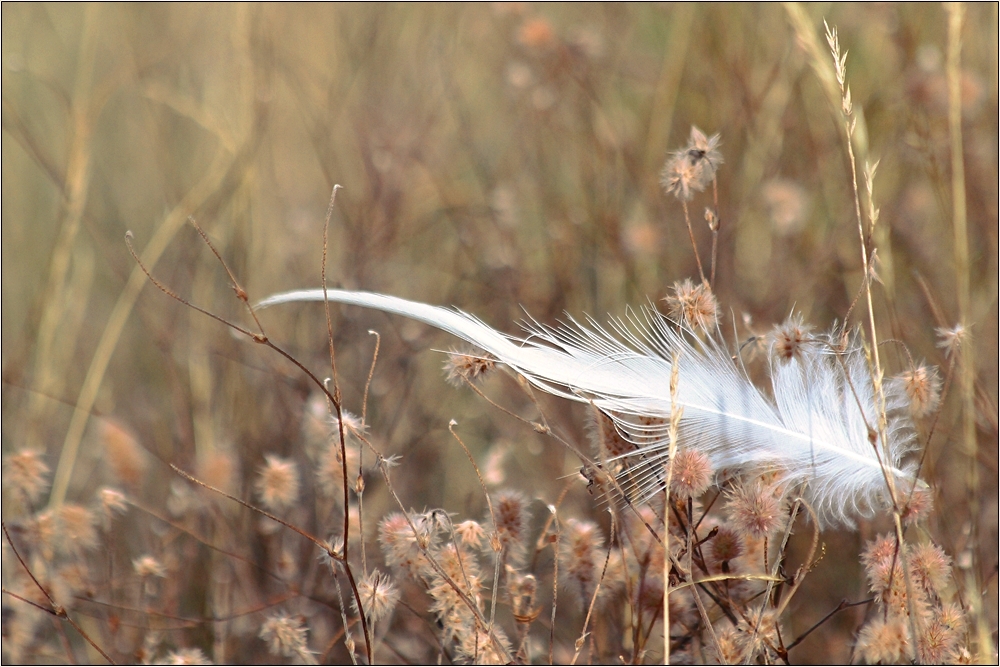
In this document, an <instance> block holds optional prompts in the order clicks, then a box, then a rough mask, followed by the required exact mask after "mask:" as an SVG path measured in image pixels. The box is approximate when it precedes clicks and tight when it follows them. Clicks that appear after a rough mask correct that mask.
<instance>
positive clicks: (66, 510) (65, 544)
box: [58, 504, 97, 554]
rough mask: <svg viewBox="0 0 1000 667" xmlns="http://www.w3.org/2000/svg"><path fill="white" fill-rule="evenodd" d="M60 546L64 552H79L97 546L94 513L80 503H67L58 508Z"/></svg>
mask: <svg viewBox="0 0 1000 667" xmlns="http://www.w3.org/2000/svg"><path fill="white" fill-rule="evenodd" d="M58 517H59V526H60V527H61V528H62V530H61V534H60V548H61V550H62V551H63V553H67V554H79V553H82V552H84V551H87V550H88V549H93V548H94V547H95V546H97V529H96V527H95V525H94V513H93V512H91V511H90V510H89V509H87V508H86V507H82V506H80V505H72V504H66V505H63V506H61V507H60V508H59V510H58Z"/></svg>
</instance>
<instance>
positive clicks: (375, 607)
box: [354, 569, 399, 623]
mask: <svg viewBox="0 0 1000 667" xmlns="http://www.w3.org/2000/svg"><path fill="white" fill-rule="evenodd" d="M358 593H360V594H361V604H362V605H363V606H364V609H365V616H367V617H368V618H369V619H370V620H371V621H372V622H373V623H377V622H378V621H381V620H383V619H385V618H388V616H389V614H391V613H392V610H393V609H394V608H395V607H396V603H397V602H399V588H397V587H396V585H395V584H394V583H392V578H391V577H390V576H389V575H387V574H382V573H381V572H379V571H378V569H375V570H372V571H371V572H369V573H368V576H367V577H365V578H364V579H363V580H362V581H361V582H360V583H358ZM354 613H358V602H357V600H354Z"/></svg>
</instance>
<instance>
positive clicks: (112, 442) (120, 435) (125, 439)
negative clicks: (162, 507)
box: [101, 419, 149, 487]
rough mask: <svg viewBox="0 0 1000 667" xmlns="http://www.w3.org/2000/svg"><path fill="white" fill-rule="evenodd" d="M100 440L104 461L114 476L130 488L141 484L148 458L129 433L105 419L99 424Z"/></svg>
mask: <svg viewBox="0 0 1000 667" xmlns="http://www.w3.org/2000/svg"><path fill="white" fill-rule="evenodd" d="M101 440H102V441H103V443H104V454H105V457H106V460H107V461H108V462H109V463H110V464H111V470H112V471H113V472H114V474H115V476H116V477H117V478H118V479H119V480H121V481H122V483H124V484H127V485H129V486H130V487H135V486H138V485H139V484H141V483H142V480H143V478H144V477H145V476H146V468H147V467H148V465H149V463H148V461H147V458H148V456H147V454H146V450H144V449H143V448H142V445H140V444H139V441H138V440H137V439H136V437H135V436H134V435H133V434H132V433H131V431H129V430H128V429H126V428H125V427H124V426H122V425H121V424H119V423H118V422H116V421H114V420H110V419H106V420H104V421H103V422H101Z"/></svg>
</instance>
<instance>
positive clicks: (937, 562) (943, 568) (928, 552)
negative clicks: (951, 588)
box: [908, 542, 951, 597]
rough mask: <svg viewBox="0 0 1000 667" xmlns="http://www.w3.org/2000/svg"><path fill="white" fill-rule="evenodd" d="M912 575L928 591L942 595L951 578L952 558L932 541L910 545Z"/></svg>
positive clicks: (938, 595)
mask: <svg viewBox="0 0 1000 667" xmlns="http://www.w3.org/2000/svg"><path fill="white" fill-rule="evenodd" d="M908 556H909V565H910V575H911V576H912V577H913V579H914V581H916V582H917V583H918V584H919V585H920V586H922V587H923V589H924V590H925V591H927V592H928V593H932V594H934V595H936V596H937V597H941V596H942V594H943V593H944V589H945V587H946V586H947V585H948V580H949V579H950V578H951V558H950V557H948V555H947V554H946V553H945V552H944V551H942V550H941V547H939V546H937V545H936V544H934V543H932V542H924V543H923V544H917V545H911V546H910V547H909V554H908Z"/></svg>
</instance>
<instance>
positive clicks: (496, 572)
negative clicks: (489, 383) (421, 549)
mask: <svg viewBox="0 0 1000 667" xmlns="http://www.w3.org/2000/svg"><path fill="white" fill-rule="evenodd" d="M465 381H466V382H468V381H469V380H468V378H466V379H465ZM456 426H458V422H456V421H455V420H454V419H452V420H451V421H450V422H449V423H448V432H449V433H451V435H452V436H453V437H454V438H455V440H458V444H460V445H461V446H462V451H464V452H465V455H466V456H467V457H469V463H471V464H472V469H473V470H475V471H476V478H477V479H478V480H479V486H481V487H482V488H483V496H485V497H486V507H487V508H489V510H490V521H492V522H493V535H491V536H490V544H491V545H493V546H494V549H493V598H492V601H491V602H490V630H491V632H492V628H493V623H494V621H495V620H496V613H497V586H498V585H499V583H500V550H499V549H497V548H496V547H497V546H499V545H500V535H499V533H498V532H497V527H496V526H497V517H496V513H494V511H493V500H492V499H491V498H490V492H489V491H488V490H487V489H486V482H485V480H483V474H482V473H481V472H480V471H479V466H478V465H476V459H475V458H474V457H473V456H472V452H470V451H469V448H468V447H466V446H465V443H464V442H462V438H460V437H459V436H458V433H456V432H455V427H456ZM456 544H457V542H456ZM461 562H462V559H461V558H459V564H461Z"/></svg>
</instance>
